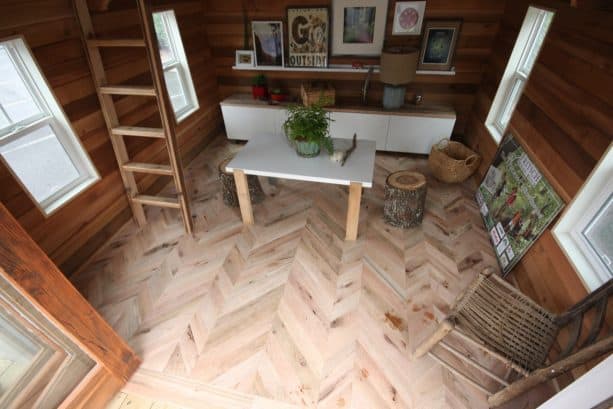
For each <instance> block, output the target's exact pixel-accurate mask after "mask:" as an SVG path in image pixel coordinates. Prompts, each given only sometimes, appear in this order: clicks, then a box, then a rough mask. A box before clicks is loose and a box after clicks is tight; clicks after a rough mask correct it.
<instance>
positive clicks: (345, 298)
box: [74, 136, 541, 409]
mask: <svg viewBox="0 0 613 409" xmlns="http://www.w3.org/2000/svg"><path fill="white" fill-rule="evenodd" d="M238 149H240V145H234V144H229V143H226V142H225V140H224V139H223V136H221V137H220V138H219V139H218V140H217V142H216V143H215V144H213V146H211V147H209V148H207V149H206V151H205V152H203V153H202V154H201V155H200V156H199V157H197V158H196V159H195V160H194V161H193V162H192V163H191V164H189V166H188V169H187V171H186V177H187V179H188V186H189V187H190V190H191V192H190V193H191V199H192V213H193V217H194V221H195V231H196V233H195V236H194V237H193V238H192V237H186V236H185V235H184V234H183V227H182V224H181V222H180V220H179V214H178V213H177V212H174V211H172V210H160V209H149V211H148V214H147V218H148V220H149V224H148V225H147V226H146V227H145V228H143V229H142V230H140V231H139V230H138V229H137V228H136V227H135V225H134V224H133V223H129V224H127V225H126V226H124V227H123V228H122V230H121V231H120V232H119V233H118V234H117V235H116V237H115V238H114V239H113V240H112V241H111V242H110V243H109V244H108V246H107V247H106V248H105V249H103V250H102V251H101V252H100V253H99V254H98V255H97V256H96V257H95V258H94V259H93V260H92V262H91V263H90V264H89V265H88V267H87V268H85V269H84V270H83V271H82V272H81V273H80V274H78V275H77V276H76V277H74V282H75V284H76V285H77V286H78V287H79V288H80V289H81V291H82V292H83V293H84V294H85V296H86V297H87V298H88V299H89V300H90V302H91V303H92V304H93V305H94V306H95V307H96V308H97V309H98V310H99V311H100V312H101V313H102V315H103V316H104V317H105V318H106V319H107V320H108V321H109V323H110V324H111V325H112V326H113V327H114V328H115V329H116V330H117V331H118V332H119V333H120V334H121V335H122V336H123V337H124V338H125V339H126V340H128V342H129V343H130V345H131V346H132V347H133V348H134V349H135V350H136V352H137V353H138V354H139V355H140V356H141V357H143V365H142V368H141V369H139V371H138V373H137V374H136V375H135V377H134V378H133V379H132V380H131V382H130V383H129V384H128V386H127V390H128V391H133V392H137V393H140V394H144V395H148V396H154V397H159V398H161V399H165V400H171V401H173V402H175V403H177V404H181V405H193V406H192V407H206V408H209V407H211V408H256V407H257V408H274V407H307V408H368V409H378V408H414V409H417V408H429V409H434V408H471V409H472V408H483V407H486V406H487V404H486V400H485V396H484V395H482V394H481V393H480V392H478V391H477V390H475V389H474V388H472V387H471V386H469V385H468V384H465V383H463V382H462V381H461V380H460V379H458V378H456V377H455V376H454V375H453V374H451V373H450V372H449V371H447V370H445V369H443V368H442V367H441V366H440V365H439V364H438V363H436V362H435V361H433V360H432V359H431V358H429V357H425V358H422V359H419V360H415V361H412V360H410V359H409V351H410V350H411V349H412V348H414V347H415V345H416V343H418V342H419V341H420V340H422V339H423V338H424V337H426V336H427V335H428V334H429V333H430V331H432V330H433V329H434V328H435V326H436V323H437V321H438V320H439V319H441V318H442V317H444V316H445V314H446V311H448V307H449V305H450V303H452V301H453V299H454V298H455V296H456V294H457V293H458V292H459V291H460V290H461V289H463V288H464V287H465V286H466V285H467V283H469V282H470V281H471V280H472V278H473V277H474V276H475V274H476V273H477V272H478V271H479V270H481V269H482V268H484V267H485V266H496V261H495V259H494V256H493V253H492V250H491V247H490V245H489V242H488V237H487V235H486V233H485V232H484V230H483V227H482V223H481V219H480V216H479V212H478V209H477V207H476V206H475V203H474V201H473V198H472V197H473V191H474V188H473V187H472V186H471V184H470V183H466V184H463V185H445V184H441V183H439V182H437V181H436V180H434V179H433V178H431V177H430V176H429V172H428V170H427V162H426V160H424V159H421V158H420V159H416V158H410V157H407V156H397V155H387V154H386V155H377V161H376V169H375V183H374V188H373V189H366V190H365V192H364V196H363V199H362V206H361V216H360V230H359V238H358V240H357V241H356V242H345V241H344V240H343V238H344V234H345V233H344V223H345V212H346V202H347V190H346V188H345V187H341V186H333V185H323V184H315V183H306V182H295V181H278V182H274V183H273V182H270V181H266V180H264V181H263V184H264V189H265V191H266V193H267V198H266V200H265V201H264V202H263V203H262V204H259V205H255V206H254V214H255V219H256V224H255V225H254V226H251V227H244V226H243V225H242V223H241V219H240V214H239V211H238V209H235V208H228V207H226V206H224V204H223V203H222V200H221V194H220V183H219V181H218V177H217V164H218V162H219V161H220V160H222V159H223V158H224V157H226V156H228V155H229V154H231V153H232V152H234V151H236V150H238ZM399 169H414V170H418V171H420V172H423V173H424V174H426V175H427V176H428V195H427V204H426V208H427V211H426V214H425V218H424V222H423V225H422V226H421V227H418V228H414V229H410V230H401V229H397V228H393V227H390V226H388V225H386V224H385V223H384V222H383V220H382V205H383V185H384V181H385V178H386V176H387V175H388V174H389V173H390V172H392V171H395V170H399ZM471 352H472V353H473V354H475V355H479V352H478V351H471ZM540 397H541V396H540V395H539V396H537V397H530V398H525V399H523V400H522V402H521V404H518V405H519V406H515V407H534V406H535V403H534V399H537V400H538V399H539V398H540Z"/></svg>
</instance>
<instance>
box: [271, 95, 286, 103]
mask: <svg viewBox="0 0 613 409" xmlns="http://www.w3.org/2000/svg"><path fill="white" fill-rule="evenodd" d="M286 98H287V94H270V99H272V100H273V101H276V102H283V101H285V99H286Z"/></svg>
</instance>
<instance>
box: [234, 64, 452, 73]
mask: <svg viewBox="0 0 613 409" xmlns="http://www.w3.org/2000/svg"><path fill="white" fill-rule="evenodd" d="M374 68H375V69H374V71H373V72H375V73H378V72H379V66H378V65H375V66H374ZM232 69H233V70H237V71H293V72H343V73H356V74H359V73H367V72H368V68H353V67H352V66H351V65H349V64H330V66H329V67H328V68H304V67H262V66H260V67H237V66H236V65H235V66H233V67H232ZM417 75H444V76H453V75H455V70H452V71H424V70H417Z"/></svg>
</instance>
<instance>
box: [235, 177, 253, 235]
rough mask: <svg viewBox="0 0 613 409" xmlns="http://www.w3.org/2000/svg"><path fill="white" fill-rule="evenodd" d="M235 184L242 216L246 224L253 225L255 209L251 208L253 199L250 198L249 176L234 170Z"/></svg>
mask: <svg viewBox="0 0 613 409" xmlns="http://www.w3.org/2000/svg"><path fill="white" fill-rule="evenodd" d="M234 183H235V184H236V193H237V195H238V204H239V205H240V208H241V216H242V217H243V223H244V224H253V209H252V208H251V197H250V196H249V185H248V184H247V175H245V172H243V171H242V170H238V169H235V170H234Z"/></svg>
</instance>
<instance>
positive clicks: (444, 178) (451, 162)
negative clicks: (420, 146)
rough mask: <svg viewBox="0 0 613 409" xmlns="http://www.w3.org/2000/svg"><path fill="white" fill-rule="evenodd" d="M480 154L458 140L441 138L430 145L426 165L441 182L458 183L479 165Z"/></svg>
mask: <svg viewBox="0 0 613 409" xmlns="http://www.w3.org/2000/svg"><path fill="white" fill-rule="evenodd" d="M480 163H481V156H479V154H477V153H476V152H474V151H473V150H471V149H469V148H468V147H467V146H465V145H464V144H462V143H460V142H455V141H450V140H449V139H446V138H445V139H443V140H441V141H440V142H439V143H437V144H436V145H434V146H432V150H431V151H430V157H429V158H428V166H429V167H430V170H431V171H432V174H433V175H434V177H436V178H437V179H438V180H440V181H441V182H446V183H459V182H463V181H465V180H466V179H468V178H469V177H470V176H471V175H472V174H473V173H475V171H476V170H477V168H478V167H479V164H480Z"/></svg>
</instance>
